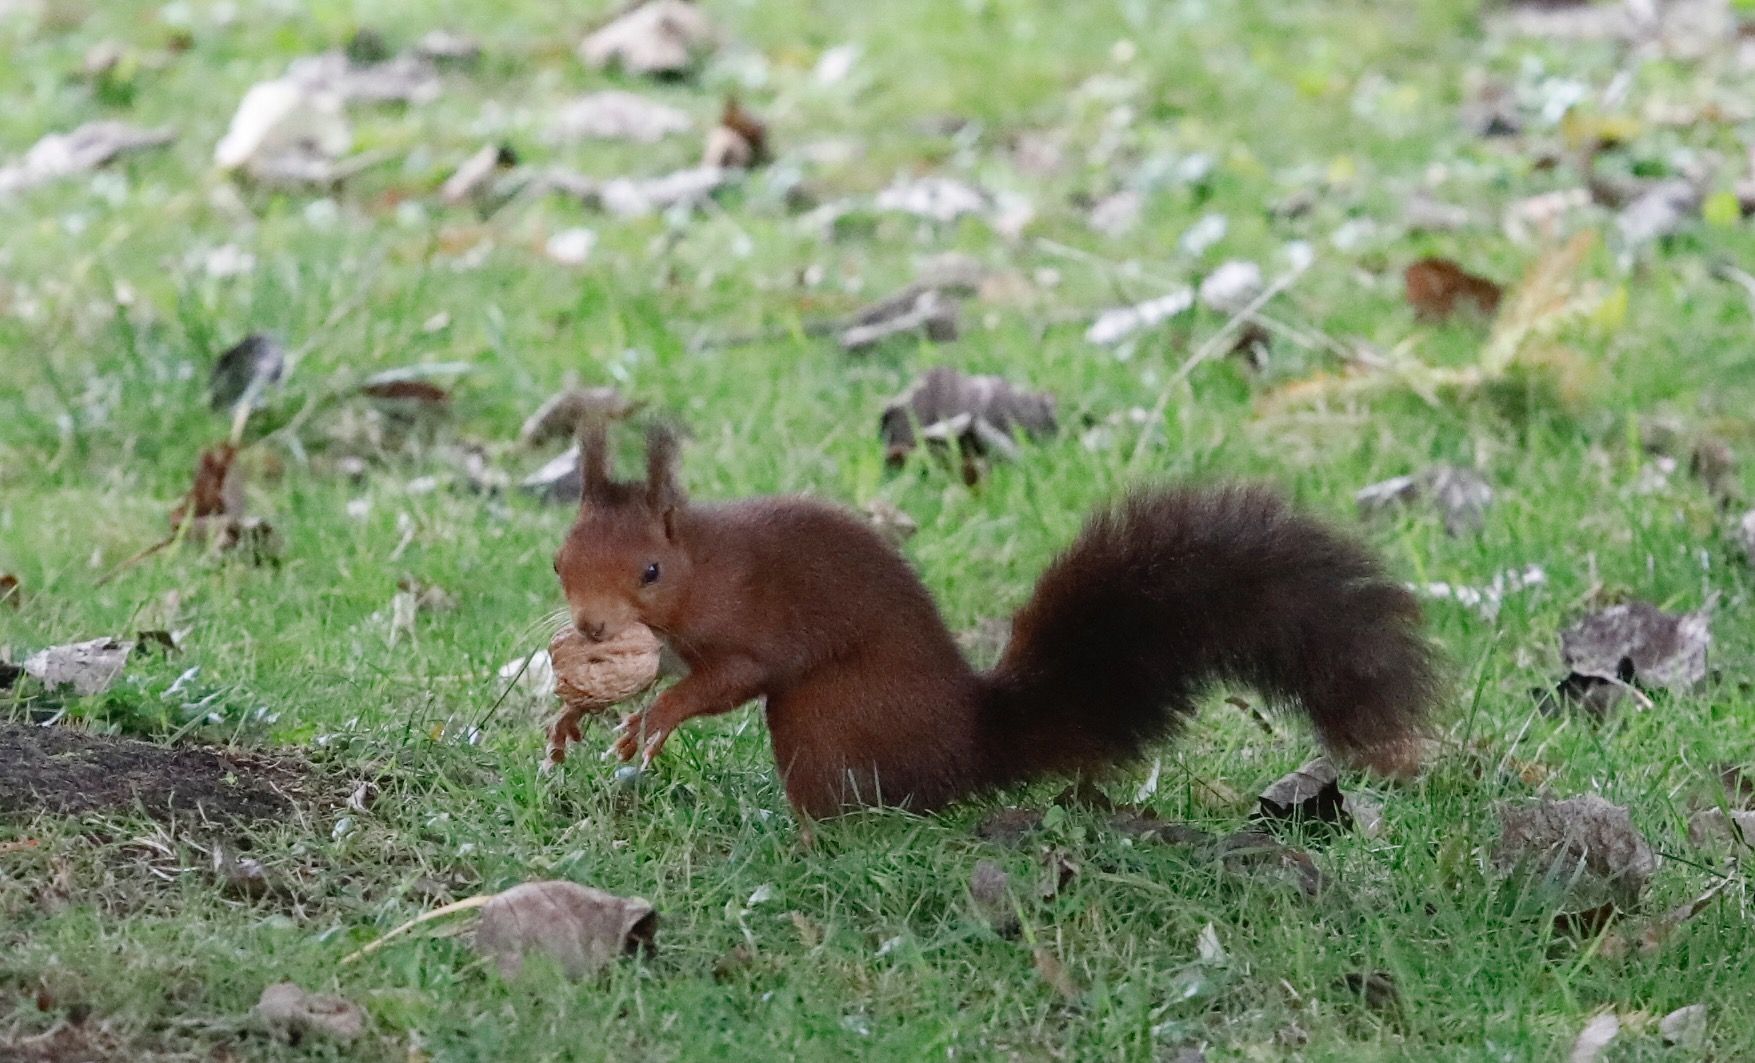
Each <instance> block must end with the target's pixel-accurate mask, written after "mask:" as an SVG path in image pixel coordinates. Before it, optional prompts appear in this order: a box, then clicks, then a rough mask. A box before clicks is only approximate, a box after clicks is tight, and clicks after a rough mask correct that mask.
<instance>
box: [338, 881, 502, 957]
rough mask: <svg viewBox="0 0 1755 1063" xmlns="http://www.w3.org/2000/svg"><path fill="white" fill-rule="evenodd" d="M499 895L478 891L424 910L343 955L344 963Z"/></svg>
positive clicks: (367, 954)
mask: <svg viewBox="0 0 1755 1063" xmlns="http://www.w3.org/2000/svg"><path fill="white" fill-rule="evenodd" d="M497 896H498V894H495V893H478V894H476V895H475V896H473V897H465V898H463V899H462V900H460V901H452V902H451V903H450V904H447V905H445V906H444V907H441V908H434V909H433V910H432V911H430V912H422V913H421V914H420V915H417V916H415V917H414V918H413V919H410V920H409V921H408V922H406V923H403V924H402V925H401V926H399V927H397V928H396V929H394V930H392V931H390V932H389V933H387V934H385V935H384V936H383V937H380V938H379V939H378V940H376V941H373V942H371V943H369V944H367V945H363V946H361V947H360V948H357V949H355V950H354V951H352V952H350V953H348V954H347V955H346V956H343V957H342V958H341V962H342V963H344V964H345V963H352V962H354V961H355V960H358V959H362V958H364V957H366V956H370V955H371V954H372V953H374V952H377V951H378V950H379V949H381V948H383V947H384V946H385V945H387V944H389V943H390V941H391V940H392V939H394V938H399V937H401V936H402V935H404V934H406V933H408V932H409V931H410V930H413V929H414V928H415V927H417V926H420V925H421V924H422V923H430V922H432V921H433V920H434V919H439V918H442V917H444V916H447V915H455V914H456V913H458V912H467V911H469V910H471V909H474V908H481V907H484V906H485V905H486V904H487V903H488V902H489V901H491V900H493V899H494V898H495V897H497Z"/></svg>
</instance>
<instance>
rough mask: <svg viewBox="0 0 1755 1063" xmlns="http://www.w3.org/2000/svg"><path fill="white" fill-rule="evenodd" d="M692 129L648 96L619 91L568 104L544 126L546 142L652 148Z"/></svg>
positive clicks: (672, 110) (676, 113)
mask: <svg viewBox="0 0 1755 1063" xmlns="http://www.w3.org/2000/svg"><path fill="white" fill-rule="evenodd" d="M694 126H695V123H694V120H693V119H691V118H690V117H689V116H688V114H687V113H685V112H683V111H680V110H678V109H677V108H675V107H672V106H670V105H669V104H667V103H660V102H659V101H658V100H655V99H652V98H651V97H650V96H642V95H640V94H639V93H636V92H626V91H624V90H621V89H605V90H604V91H602V92H593V93H590V94H588V95H585V96H581V97H579V98H578V99H576V100H574V101H572V102H571V103H569V104H567V105H566V106H564V107H562V108H561V109H560V110H559V111H557V112H556V113H555V116H554V118H553V119H552V120H551V121H550V122H549V124H548V135H549V139H551V140H554V141H563V142H564V141H573V140H627V141H632V142H633V143H636V144H656V143H658V142H659V141H661V140H663V139H664V138H665V137H670V136H675V135H677V134H679V133H687V132H688V131H689V130H691V129H693V128H694Z"/></svg>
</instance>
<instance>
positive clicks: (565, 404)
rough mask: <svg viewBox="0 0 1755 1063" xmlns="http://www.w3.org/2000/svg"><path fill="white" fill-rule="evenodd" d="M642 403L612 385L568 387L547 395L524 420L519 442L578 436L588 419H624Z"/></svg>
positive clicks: (530, 444)
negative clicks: (609, 386) (611, 386)
mask: <svg viewBox="0 0 1755 1063" xmlns="http://www.w3.org/2000/svg"><path fill="white" fill-rule="evenodd" d="M643 405H645V404H644V403H641V402H635V401H634V400H632V399H629V398H628V397H626V396H625V395H623V394H622V393H621V392H620V391H617V390H616V389H615V388H608V387H605V388H568V389H566V390H565V391H562V392H559V393H557V394H555V395H552V396H550V397H549V399H548V400H547V401H546V402H544V403H543V404H542V405H541V406H538V407H537V408H536V411H535V412H534V413H532V414H531V415H530V416H529V417H527V418H525V419H524V425H523V427H521V428H520V429H519V430H518V442H519V443H520V444H521V445H523V446H526V447H539V446H543V445H545V444H548V443H552V442H555V441H556V440H560V439H577V438H578V437H579V429H580V427H581V426H583V425H584V424H586V423H587V422H588V421H593V420H602V421H623V420H626V419H627V418H629V417H631V416H633V415H634V414H635V413H637V412H639V410H640V407H641V406H643Z"/></svg>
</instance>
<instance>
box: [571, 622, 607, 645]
mask: <svg viewBox="0 0 1755 1063" xmlns="http://www.w3.org/2000/svg"><path fill="white" fill-rule="evenodd" d="M573 626H574V627H577V628H578V629H579V633H580V634H581V635H584V636H585V637H586V638H588V639H590V640H591V641H592V642H602V641H603V625H602V624H575V625H573Z"/></svg>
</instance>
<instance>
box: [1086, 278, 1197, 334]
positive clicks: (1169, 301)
mask: <svg viewBox="0 0 1755 1063" xmlns="http://www.w3.org/2000/svg"><path fill="white" fill-rule="evenodd" d="M1194 302H1195V291H1194V289H1193V288H1178V289H1176V290H1175V291H1173V292H1170V293H1169V294H1167V295H1161V296H1158V297H1157V298H1155V299H1147V300H1146V301H1145V302H1143V303H1135V304H1134V305H1132V306H1122V307H1117V308H1115V309H1113V310H1105V311H1103V312H1102V313H1101V314H1098V315H1097V317H1096V320H1094V321H1092V322H1091V327H1090V328H1088V329H1086V330H1085V339H1086V340H1087V341H1088V342H1090V343H1098V344H1102V345H1104V346H1109V345H1110V344H1115V343H1120V342H1121V341H1123V340H1125V339H1130V338H1132V337H1133V336H1136V335H1138V334H1139V333H1141V332H1144V331H1146V330H1147V329H1150V328H1155V327H1156V326H1158V325H1161V324H1163V323H1164V322H1166V321H1168V320H1170V319H1171V318H1173V317H1175V316H1177V315H1178V314H1181V313H1183V312H1184V311H1186V310H1189V309H1191V308H1192V307H1193V306H1194Z"/></svg>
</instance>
